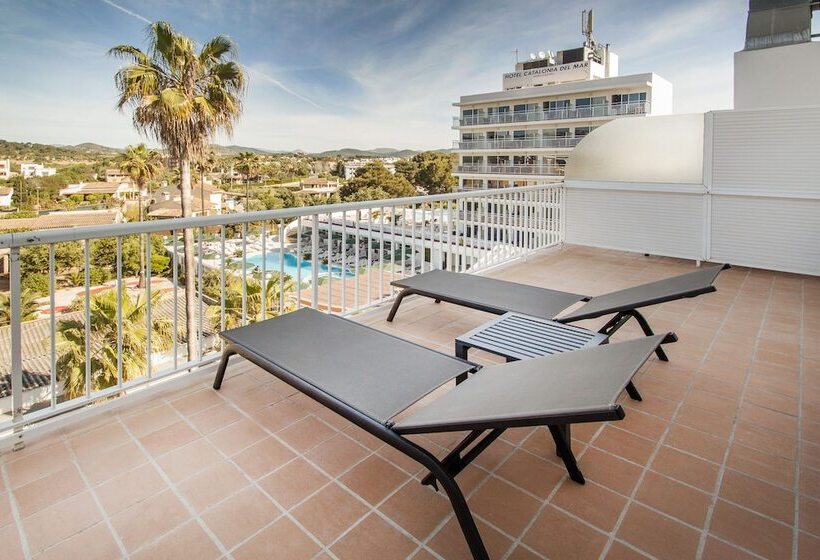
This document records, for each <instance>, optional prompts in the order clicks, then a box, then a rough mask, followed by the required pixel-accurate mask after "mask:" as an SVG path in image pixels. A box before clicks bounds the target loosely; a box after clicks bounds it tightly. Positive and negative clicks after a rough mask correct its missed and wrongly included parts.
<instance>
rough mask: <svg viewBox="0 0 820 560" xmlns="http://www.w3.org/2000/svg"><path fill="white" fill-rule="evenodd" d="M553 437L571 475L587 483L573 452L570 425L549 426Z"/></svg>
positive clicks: (573, 478)
mask: <svg viewBox="0 0 820 560" xmlns="http://www.w3.org/2000/svg"><path fill="white" fill-rule="evenodd" d="M549 429H550V434H552V439H553V440H555V448H556V451H557V452H558V456H559V457H561V460H563V461H564V466H565V467H566V468H567V472H568V473H569V477H570V478H571V479H572V480H574V481H575V482H577V483H578V484H585V483H586V480H584V475H583V473H582V472H581V469H579V468H578V463H577V462H576V461H575V455H573V454H572V447H571V440H570V439H569V430H568V426H566V427H565V425H560V426H557V425H556V426H549Z"/></svg>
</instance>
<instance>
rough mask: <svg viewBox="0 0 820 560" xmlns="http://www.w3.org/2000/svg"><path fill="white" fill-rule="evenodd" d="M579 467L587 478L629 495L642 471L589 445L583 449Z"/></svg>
mask: <svg viewBox="0 0 820 560" xmlns="http://www.w3.org/2000/svg"><path fill="white" fill-rule="evenodd" d="M580 467H581V470H582V471H583V473H584V477H585V478H586V479H587V480H590V481H594V482H597V483H598V484H601V485H603V486H606V487H607V488H609V489H610V490H614V491H615V492H618V493H619V494H623V495H629V494H630V493H631V492H632V489H633V488H635V484H637V482H638V478H639V477H640V475H641V472H642V469H641V467H639V466H638V465H635V464H634V463H630V462H628V461H625V460H623V459H621V458H620V457H616V456H615V455H612V454H611V453H608V452H606V451H601V450H600V449H595V448H594V447H589V448H587V450H586V451H584V455H583V457H582V458H581V462H580Z"/></svg>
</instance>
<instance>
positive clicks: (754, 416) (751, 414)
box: [739, 404, 797, 436]
mask: <svg viewBox="0 0 820 560" xmlns="http://www.w3.org/2000/svg"><path fill="white" fill-rule="evenodd" d="M739 419H740V420H742V421H744V422H749V423H751V424H757V425H758V426H760V427H761V428H766V429H768V430H772V431H775V432H781V433H783V434H786V435H789V436H794V435H795V434H796V433H797V417H796V416H792V415H790V414H783V413H782V412H778V411H776V410H771V409H768V408H764V407H762V406H757V405H755V404H745V405H743V406H742V407H741V408H740V416H739Z"/></svg>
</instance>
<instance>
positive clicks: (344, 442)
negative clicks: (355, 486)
mask: <svg viewBox="0 0 820 560" xmlns="http://www.w3.org/2000/svg"><path fill="white" fill-rule="evenodd" d="M369 454H370V451H369V450H368V449H367V448H365V447H362V446H361V445H359V444H358V443H357V442H356V441H354V440H352V439H350V438H349V437H347V436H346V435H345V434H336V435H335V436H333V437H332V438H330V439H329V440H327V441H325V442H324V443H321V444H319V445H318V446H317V447H314V448H313V449H311V450H310V451H309V452H308V453H307V454H306V455H305V456H306V457H307V458H308V459H310V460H311V461H313V462H314V463H316V464H317V465H318V466H319V467H320V468H322V469H323V470H324V471H325V472H327V473H328V474H329V475H330V476H339V475H340V474H342V473H343V472H345V471H346V470H348V469H349V468H350V467H352V466H353V465H355V464H356V463H358V462H359V461H361V460H362V459H364V458H365V457H367V456H368V455H369Z"/></svg>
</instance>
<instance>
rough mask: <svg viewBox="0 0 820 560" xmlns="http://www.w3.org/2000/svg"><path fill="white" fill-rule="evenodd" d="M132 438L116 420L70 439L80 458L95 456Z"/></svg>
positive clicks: (70, 443)
mask: <svg viewBox="0 0 820 560" xmlns="http://www.w3.org/2000/svg"><path fill="white" fill-rule="evenodd" d="M130 441H131V436H130V435H129V434H128V432H126V431H125V429H124V428H123V427H122V425H120V423H119V422H117V421H116V420H113V419H112V420H111V421H110V422H108V423H107V424H105V425H103V426H100V427H99V428H95V429H93V430H90V431H86V432H83V433H81V434H79V435H76V436H73V437H70V438H69V439H68V443H69V445H70V446H71V447H72V449H73V450H74V453H76V454H77V456H78V457H84V456H86V455H95V454H97V453H100V452H102V451H106V450H108V449H111V448H113V447H118V446H120V445H122V444H124V443H127V442H130Z"/></svg>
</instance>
